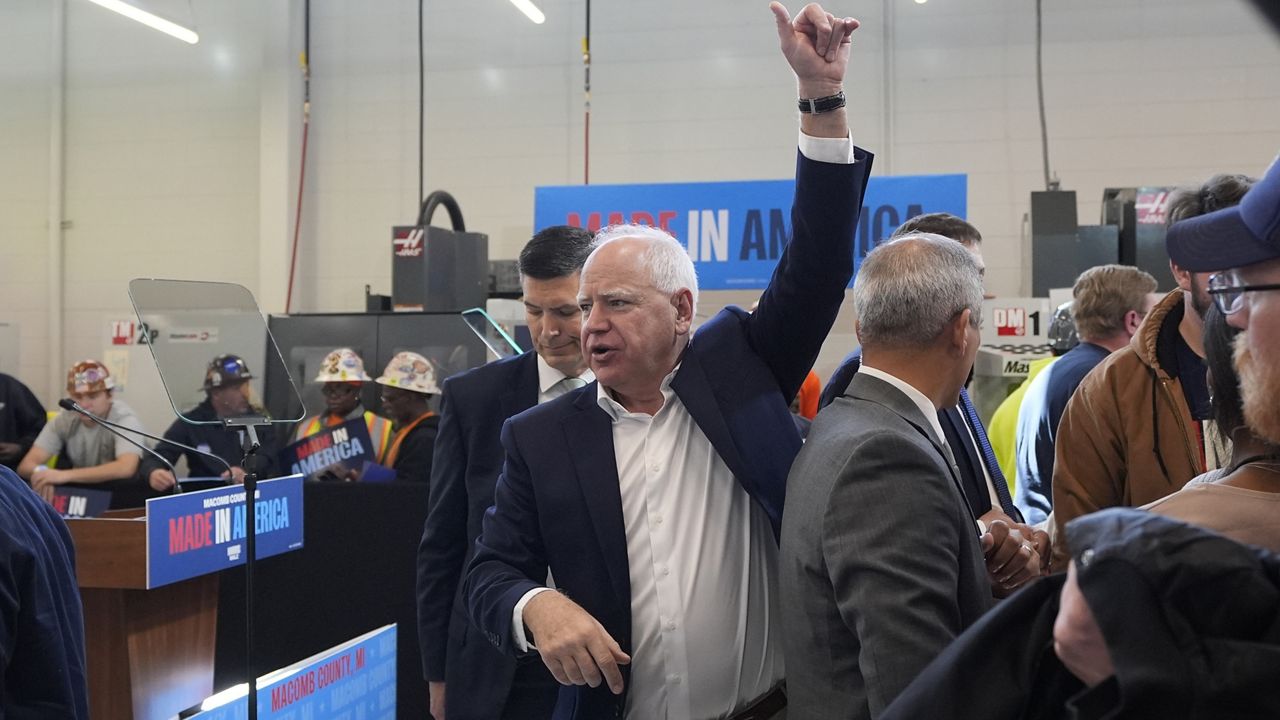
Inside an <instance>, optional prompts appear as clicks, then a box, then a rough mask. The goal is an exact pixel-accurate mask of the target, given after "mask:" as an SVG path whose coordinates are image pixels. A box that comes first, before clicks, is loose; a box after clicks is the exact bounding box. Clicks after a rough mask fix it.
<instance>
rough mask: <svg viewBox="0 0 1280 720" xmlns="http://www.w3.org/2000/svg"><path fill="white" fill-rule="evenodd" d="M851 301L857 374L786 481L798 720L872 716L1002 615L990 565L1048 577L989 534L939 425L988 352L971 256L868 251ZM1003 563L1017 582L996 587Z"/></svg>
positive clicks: (1023, 550) (947, 246)
mask: <svg viewBox="0 0 1280 720" xmlns="http://www.w3.org/2000/svg"><path fill="white" fill-rule="evenodd" d="M853 293H854V305H855V307H856V308H857V312H858V323H857V334H858V340H859V341H860V342H861V344H862V366H861V368H860V369H859V370H858V372H857V374H855V375H854V377H853V380H852V381H851V382H850V384H849V390H848V392H847V393H846V395H845V396H843V397H840V398H837V399H836V400H835V401H834V402H833V403H832V404H831V405H830V406H828V407H827V408H825V409H824V410H823V411H822V412H821V413H819V414H818V417H817V419H816V420H815V421H814V423H813V427H812V428H811V429H810V431H809V439H808V442H807V443H806V444H805V446H804V449H803V450H802V451H801V452H800V455H799V456H798V457H797V458H796V462H795V464H794V465H793V466H792V468H791V474H790V476H789V477H788V479H787V506H786V511H785V513H784V514H783V519H782V539H781V550H780V558H779V566H780V567H779V570H780V583H779V585H780V589H781V594H782V603H781V605H782V608H783V610H782V621H783V623H782V624H783V631H784V632H783V644H784V648H785V651H786V662H787V695H788V702H789V708H788V710H789V712H788V718H789V720H809V719H810V718H814V719H816V718H860V719H861V718H875V717H877V716H878V715H879V714H880V712H881V711H883V709H884V708H885V707H886V706H887V705H888V704H889V703H890V702H891V701H892V700H893V699H894V697H895V696H897V694H898V692H899V691H901V690H902V689H903V688H904V687H906V685H907V684H908V683H910V682H911V680H912V679H913V678H915V676H916V674H918V673H919V671H920V670H921V669H923V668H924V666H925V665H927V664H928V662H929V661H930V660H931V659H932V658H933V657H934V656H935V655H937V654H938V653H939V652H940V651H941V650H942V649H943V648H944V647H946V645H947V644H948V643H949V642H950V641H951V640H952V639H953V638H954V637H955V636H956V635H958V634H960V632H961V631H963V630H964V629H965V628H966V627H968V626H969V625H971V624H972V623H973V622H974V621H975V620H977V619H978V617H979V616H980V615H982V613H983V612H985V611H986V610H987V609H988V608H990V607H991V605H992V604H993V602H994V601H993V597H992V582H991V576H989V575H988V571H989V569H990V570H992V571H994V574H995V576H996V580H997V581H999V580H1006V581H1008V582H1009V583H1010V584H1012V585H1016V584H1019V583H1020V582H1022V581H1025V580H1026V579H1027V578H1025V577H1021V575H1023V574H1027V575H1028V576H1029V575H1030V574H1034V573H1035V568H1038V566H1039V562H1038V561H1033V562H1028V560H1029V559H1030V560H1036V559H1035V558H1033V557H1032V553H1034V548H1033V546H1032V545H1031V543H1026V542H1024V541H1023V540H1022V539H1021V537H1020V536H1018V535H1017V534H1016V533H1012V534H1011V533H1010V532H1009V529H1008V528H1007V527H1006V526H1005V524H1004V523H1003V522H1001V521H996V522H994V523H993V527H992V528H991V529H989V530H988V531H987V532H986V534H984V535H982V536H979V530H978V527H979V526H978V524H977V521H976V519H975V518H974V516H973V513H972V511H971V510H970V506H969V503H968V502H967V500H966V499H965V495H964V490H963V486H962V485H961V481H960V476H959V471H958V470H957V469H956V463H955V459H954V457H953V455H952V453H951V450H950V448H948V447H947V443H946V440H945V436H944V434H943V432H942V429H941V427H940V426H939V423H938V415H937V411H938V410H939V409H941V408H946V407H954V406H955V404H956V402H957V400H958V397H959V393H960V388H961V387H962V386H963V385H964V382H965V378H966V377H967V376H968V374H969V369H970V368H971V367H972V366H973V360H974V356H975V355H976V354H977V350H978V344H979V340H980V336H979V332H978V327H979V324H980V320H981V315H982V281H981V277H980V275H979V269H978V265H977V264H976V262H975V261H974V259H973V258H972V256H971V255H970V254H969V253H968V251H966V250H965V249H964V248H963V247H961V246H960V245H959V244H957V243H956V242H954V241H952V240H949V239H947V238H943V237H941V236H938V235H929V234H913V235H907V236H905V237H903V238H900V239H898V240H894V241H892V242H889V243H886V244H884V245H881V246H880V247H878V248H876V249H875V250H873V251H872V252H871V253H870V254H869V255H868V256H867V258H866V260H864V261H863V263H862V267H861V269H860V270H859V272H858V277H857V280H856V281H855V283H854V289H853ZM984 550H987V551H988V553H987V554H988V555H989V557H987V558H986V559H985V560H984ZM996 555H998V556H999V557H995V556H996ZM1015 558H1016V559H1015ZM1006 564H1007V567H1008V568H1009V570H1008V571H1007V572H1008V574H1009V575H1013V576H1015V577H1000V574H1001V572H1002V570H1001V568H1003V567H1005V566H1006Z"/></svg>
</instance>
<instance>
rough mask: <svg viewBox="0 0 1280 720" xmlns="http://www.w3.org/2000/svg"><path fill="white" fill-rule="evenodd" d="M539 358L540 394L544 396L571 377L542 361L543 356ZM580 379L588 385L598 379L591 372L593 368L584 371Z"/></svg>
mask: <svg viewBox="0 0 1280 720" xmlns="http://www.w3.org/2000/svg"><path fill="white" fill-rule="evenodd" d="M535 354H536V353H535ZM537 357H538V394H539V395H544V394H546V392H547V391H548V390H550V389H551V388H553V387H555V386H556V383H558V382H560V381H561V380H563V379H565V378H566V377H569V376H568V375H565V374H564V373H562V372H560V371H559V370H557V369H555V368H553V367H551V366H550V365H549V364H547V361H546V360H543V359H542V356H541V355H538V356H537ZM578 377H579V378H581V379H582V380H583V381H584V382H587V383H590V382H591V381H593V380H595V379H596V376H595V373H593V372H591V368H587V369H586V370H583V371H582V374H581V375H579V376H578Z"/></svg>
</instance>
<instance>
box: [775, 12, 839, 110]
mask: <svg viewBox="0 0 1280 720" xmlns="http://www.w3.org/2000/svg"><path fill="white" fill-rule="evenodd" d="M769 9H770V10H772V11H773V16H774V19H775V20H776V21H777V25H778V39H779V40H780V41H781V43H782V54H783V56H784V57H786V58H787V62H788V63H790V65H791V69H792V70H794V71H795V73H796V81H797V82H798V83H799V90H800V97H804V98H817V97H826V96H828V95H835V94H836V93H838V92H840V90H841V89H842V88H843V86H844V72H845V68H846V67H847V66H848V64H849V46H850V37H851V36H852V35H853V31H854V30H857V29H858V21H857V20H854V19H853V18H838V17H835V16H834V15H832V14H831V13H829V12H827V11H825V10H823V9H822V6H821V5H819V4H817V3H809V4H808V5H805V6H804V8H803V9H801V10H800V12H799V13H797V14H796V16H795V19H794V20H793V19H792V18H791V16H790V15H789V14H788V13H787V9H786V8H785V7H783V6H782V3H779V2H773V3H770V4H769Z"/></svg>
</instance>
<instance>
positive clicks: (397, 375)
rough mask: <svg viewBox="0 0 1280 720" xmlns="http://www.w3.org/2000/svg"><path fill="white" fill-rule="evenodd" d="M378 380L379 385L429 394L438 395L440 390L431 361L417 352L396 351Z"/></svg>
mask: <svg viewBox="0 0 1280 720" xmlns="http://www.w3.org/2000/svg"><path fill="white" fill-rule="evenodd" d="M376 382H377V383H378V384H379V385H387V386H389V387H396V388H400V389H402V390H411V391H413V392H418V393H426V394H428V395H436V394H438V393H439V392H440V386H439V385H437V384H436V371H435V368H433V367H432V366H431V361H430V360H428V359H426V358H424V357H422V356H421V355H419V354H418V353H416V352H407V351H406V352H400V353H396V356H395V357H393V358H391V362H389V363H387V369H386V370H385V371H383V373H382V375H381V376H379V377H378V379H377V381H376Z"/></svg>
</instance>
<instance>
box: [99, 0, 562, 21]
mask: <svg viewBox="0 0 1280 720" xmlns="http://www.w3.org/2000/svg"><path fill="white" fill-rule="evenodd" d="M94 2H97V0H94ZM511 4H512V5H515V6H516V7H517V8H519V9H520V12H522V13H524V15H525V17H527V18H529V19H530V20H532V21H533V22H534V23H535V24H537V25H541V24H542V23H544V22H546V21H547V16H546V15H543V14H542V11H541V10H539V9H538V6H537V5H534V4H533V0H511Z"/></svg>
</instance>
